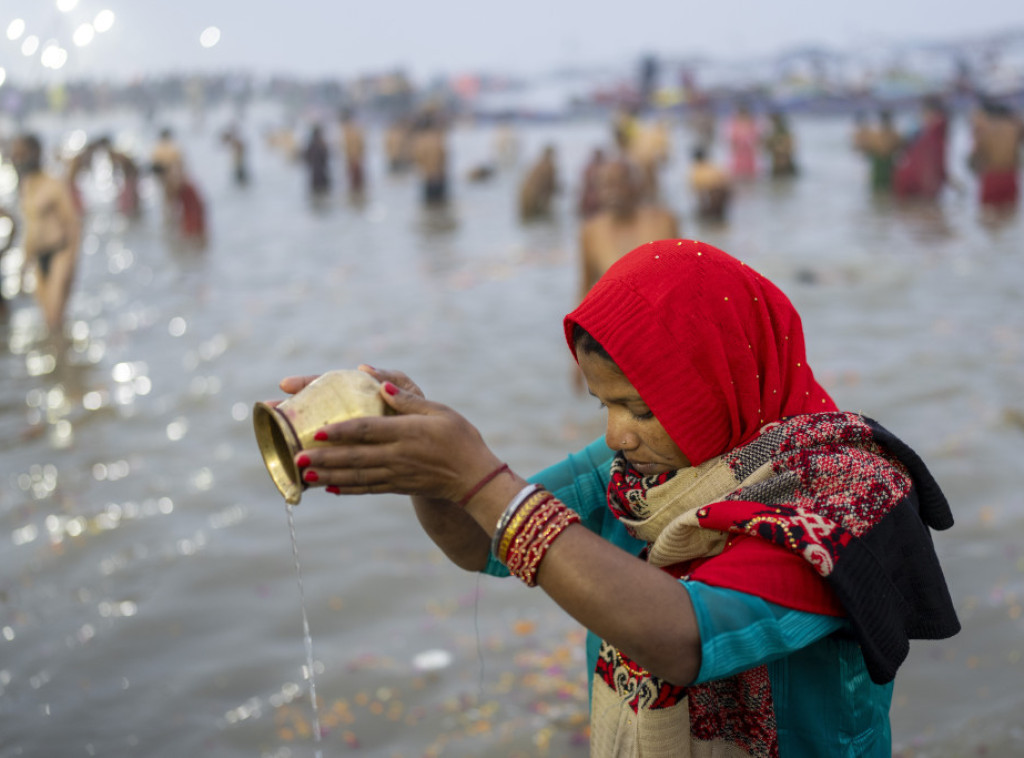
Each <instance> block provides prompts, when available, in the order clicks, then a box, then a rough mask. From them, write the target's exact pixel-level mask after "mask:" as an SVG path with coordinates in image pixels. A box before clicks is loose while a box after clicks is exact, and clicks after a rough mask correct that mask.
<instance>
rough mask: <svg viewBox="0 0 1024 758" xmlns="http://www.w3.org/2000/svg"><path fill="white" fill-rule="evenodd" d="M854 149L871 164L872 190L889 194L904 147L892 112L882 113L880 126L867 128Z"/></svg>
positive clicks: (879, 120)
mask: <svg viewBox="0 0 1024 758" xmlns="http://www.w3.org/2000/svg"><path fill="white" fill-rule="evenodd" d="M854 147H856V148H857V149H858V150H860V152H862V153H863V154H864V155H865V156H866V157H867V158H868V161H869V162H870V164H871V189H872V190H873V191H875V192H889V191H890V190H891V189H892V179H893V170H894V167H895V165H896V156H897V155H898V154H899V151H900V149H901V148H902V147H903V137H901V136H900V133H899V132H898V131H896V127H895V126H894V125H893V121H892V112H891V111H889V110H883V111H880V112H879V114H878V126H877V127H876V128H871V127H868V128H866V129H865V131H864V132H863V134H861V135H860V137H859V138H858V139H857V141H855V143H854Z"/></svg>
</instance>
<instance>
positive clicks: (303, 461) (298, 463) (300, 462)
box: [295, 455, 309, 468]
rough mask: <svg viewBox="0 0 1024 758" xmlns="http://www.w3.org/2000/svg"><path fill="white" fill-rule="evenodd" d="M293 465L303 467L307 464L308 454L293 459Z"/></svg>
mask: <svg viewBox="0 0 1024 758" xmlns="http://www.w3.org/2000/svg"><path fill="white" fill-rule="evenodd" d="M295 465H296V466H298V467H299V468H305V467H306V466H308V465H309V456H308V455H300V456H299V457H298V459H297V460H296V461H295Z"/></svg>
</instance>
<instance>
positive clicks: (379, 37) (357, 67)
mask: <svg viewBox="0 0 1024 758" xmlns="http://www.w3.org/2000/svg"><path fill="white" fill-rule="evenodd" d="M64 1H65V2H67V3H68V4H69V5H70V4H72V3H73V0H64ZM627 7H628V13H624V11H623V5H622V4H620V3H614V4H613V3H611V2H608V1H607V0H599V1H598V2H586V3H584V2H582V0H563V1H562V2H559V3H551V2H541V0H520V1H519V2H517V3H515V4H502V5H490V4H486V3H470V2H466V1H465V0H435V1H434V2H432V3H429V4H427V3H413V2H409V1H408V0H402V1H401V2H393V3H390V4H387V5H385V4H377V3H372V4H371V3H363V4H359V5H353V6H344V5H342V4H340V3H331V4H328V3H322V2H313V1H312V0H292V2H289V3H288V4H287V6H286V8H287V12H283V11H282V10H281V6H280V5H278V4H276V3H267V2H245V1H244V0H212V1H206V2H201V1H200V0H178V2H175V3H173V4H172V3H167V4H164V3H159V4H158V3H153V2H148V3H145V4H143V3H139V2H137V3H134V4H127V3H123V2H119V1H118V0H78V2H77V4H75V6H74V7H73V8H72V9H71V10H70V11H68V12H66V13H62V12H61V11H59V10H58V9H57V4H56V2H54V0H45V1H41V0H4V3H3V9H2V10H0V67H3V68H5V69H6V72H7V78H8V80H10V81H13V80H18V81H24V82H26V83H39V82H45V81H61V80H64V79H79V78H99V79H101V78H108V79H119V80H124V79H131V78H136V77H141V76H149V75H159V74H165V73H170V72H174V71H188V72H194V71H205V72H214V71H232V70H234V71H243V70H244V71H248V72H252V73H254V74H256V75H270V74H291V75H295V76H300V77H319V76H331V77H340V78H347V77H354V76H358V75H360V74H365V73H371V72H381V71H386V70H395V69H402V70H405V71H407V72H408V73H409V74H410V75H411V76H413V77H414V78H417V79H424V78H431V77H434V76H437V75H452V74H459V73H467V72H479V71H489V72H494V73H507V74H519V75H531V74H538V73H541V72H545V71H550V70H553V69H556V68H562V67H566V66H581V67H590V66H602V65H609V66H616V65H623V64H627V63H629V62H631V61H635V60H637V59H639V57H640V56H642V55H644V54H655V55H659V56H663V57H669V58H672V57H675V58H684V57H690V56H706V57H711V58H718V59H722V60H729V59H743V58H752V57H758V56H763V55H770V54H774V53H779V52H783V51H785V50H787V49H791V48H794V47H798V46H803V45H823V46H828V47H833V48H837V49H841V50H855V49H867V48H870V47H872V46H878V47H881V46H886V45H890V44H894V43H901V42H912V41H925V40H928V41H930V40H935V41H942V40H945V39H955V38H964V37H970V36H972V35H978V36H981V35H987V34H995V33H997V32H999V31H1006V30H1008V29H1024V13H1022V12H1021V11H1020V10H1019V2H1011V1H1010V0H977V1H976V2H974V3H972V4H971V5H970V7H964V6H953V7H948V6H947V8H946V9H943V11H944V12H941V13H940V12H937V8H936V6H935V4H934V3H931V2H929V3H925V2H924V1H923V0H907V1H906V2H896V3H893V2H884V0H862V2H861V3H859V4H857V5H856V6H854V5H853V4H849V5H843V6H841V7H840V6H832V5H830V4H823V3H818V2H812V0H778V1H777V2H775V3H771V4H768V3H757V2H753V1H752V0H751V1H749V2H744V1H742V0H724V1H723V2H719V3H718V4H716V5H714V6H704V5H702V6H699V7H698V6H697V5H696V4H694V3H676V4H669V3H666V2H658V1H655V0H634V2H631V3H629V4H628V6H627ZM105 8H109V9H110V10H112V11H113V12H114V14H115V21H114V24H113V26H112V27H111V28H110V29H109V31H106V32H103V33H99V34H96V36H95V39H93V40H92V42H91V43H89V44H88V45H86V46H85V47H78V46H76V45H75V44H74V43H73V41H72V38H73V35H74V33H75V30H76V29H77V28H78V27H79V26H80V25H81V24H83V23H87V22H91V21H92V20H93V19H95V17H96V14H97V13H98V12H99V11H101V10H103V9H105ZM15 18H22V19H24V21H25V30H24V32H23V33H22V35H21V36H20V37H19V38H18V39H15V40H13V41H12V40H10V39H9V38H8V35H7V29H8V26H9V24H10V22H11V20H13V19H15ZM210 26H215V27H217V28H218V29H219V31H220V39H219V42H218V43H217V44H216V45H214V46H213V47H210V48H204V47H203V46H202V45H201V44H200V35H201V33H202V32H203V30H204V29H206V28H207V27H210ZM31 34H34V35H36V36H37V37H38V38H39V43H40V47H41V48H42V47H43V46H45V45H46V44H47V42H48V41H51V40H53V41H56V42H57V44H58V45H60V46H62V47H63V48H65V49H66V50H67V62H66V64H65V65H64V66H63V68H61V69H60V70H59V71H51V70H49V69H46V68H44V67H43V65H42V64H41V63H40V53H39V52H38V51H37V52H36V53H35V54H34V55H33V56H31V57H26V56H25V55H23V54H22V52H21V50H20V45H21V44H22V42H23V40H24V38H25V37H27V36H28V35H31Z"/></svg>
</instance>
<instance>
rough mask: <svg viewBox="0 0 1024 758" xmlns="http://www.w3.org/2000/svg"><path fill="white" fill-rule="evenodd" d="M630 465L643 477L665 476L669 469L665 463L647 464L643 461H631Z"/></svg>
mask: <svg viewBox="0 0 1024 758" xmlns="http://www.w3.org/2000/svg"><path fill="white" fill-rule="evenodd" d="M629 465H630V466H632V467H633V469H634V470H635V471H636V472H637V473H638V474H640V475H641V476H653V475H655V474H664V473H665V472H666V471H668V469H667V468H666V467H665V465H664V464H663V463H645V462H642V461H629Z"/></svg>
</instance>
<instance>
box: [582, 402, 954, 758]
mask: <svg viewBox="0 0 1024 758" xmlns="http://www.w3.org/2000/svg"><path fill="white" fill-rule="evenodd" d="M608 500H609V507H610V508H611V509H612V511H613V513H614V514H615V515H616V517H618V518H619V519H620V520H621V521H622V523H623V524H625V525H626V527H627V529H628V530H629V531H630V532H631V533H632V534H633V535H634V536H636V537H639V538H640V539H643V540H645V541H647V542H648V544H649V549H648V551H647V560H648V561H649V562H650V563H652V564H653V565H656V566H659V567H662V568H663V569H664V570H666V571H668V572H670V573H672V574H673V575H675V576H679V577H686V578H691V579H696V580H700V581H703V582H706V583H708V584H713V585H717V586H722V587H729V588H732V589H738V590H741V591H744V592H749V593H752V594H756V595H758V596H760V597H763V598H765V599H767V600H771V601H772V602H776V603H779V604H781V605H785V606H788V607H791V608H797V609H800V610H806V611H811V612H816V613H824V614H830V615H845V616H847V617H848V618H849V619H850V622H851V626H852V628H853V630H854V632H855V633H856V635H857V637H858V640H859V642H860V644H861V648H862V651H863V654H864V659H865V662H866V664H867V668H868V671H869V673H870V674H871V677H872V679H874V680H875V681H876V682H880V683H881V682H886V681H889V680H891V679H892V677H893V676H894V675H895V672H896V668H897V667H898V666H899V664H900V663H901V662H902V661H903V659H904V658H905V657H906V654H907V649H908V647H909V643H908V639H910V638H926V639H930V638H942V637H948V636H951V635H952V634H955V633H956V632H957V631H958V630H959V623H958V621H957V619H956V615H955V612H954V611H953V608H952V603H951V601H950V598H949V594H948V591H947V589H946V585H945V580H944V579H943V576H942V572H941V570H940V568H939V565H938V560H937V558H936V556H935V553H934V550H933V547H932V542H931V537H930V534H929V532H928V528H929V527H931V528H935V529H944V528H947V527H949V526H950V525H951V524H952V516H951V514H950V511H949V507H948V505H947V503H946V501H945V499H944V498H943V496H942V493H941V492H940V491H939V489H938V487H937V486H936V484H935V482H934V480H933V479H932V477H931V475H930V474H929V473H928V471H927V469H926V468H925V467H924V464H923V463H922V462H921V461H920V459H919V458H917V456H916V455H915V454H914V453H913V451H911V450H910V449H909V448H907V446H906V445H904V444H903V443H901V442H900V441H899V440H898V439H896V438H895V437H893V435H891V434H890V433H889V432H887V431H886V430H884V429H883V428H882V427H880V426H878V425H877V424H876V423H875V422H873V421H871V420H870V419H866V418H864V417H861V416H858V415H855V414H851V413H838V412H835V413H821V414H811V415H802V416H796V417H793V418H789V419H785V420H783V421H781V422H777V423H772V424H768V425H766V426H765V427H764V428H763V429H762V430H761V435H760V436H758V437H757V438H755V439H754V440H753V441H752V442H750V443H748V444H746V445H743V446H741V447H739V448H737V449H735V450H732V451H730V452H729V453H727V454H725V455H723V456H720V457H718V458H713V459H710V460H708V461H705V462H704V463H703V464H701V465H700V466H697V467H694V468H693V469H681V470H679V471H675V472H671V473H668V474H663V475H660V476H656V477H640V476H639V475H638V474H637V473H636V472H635V471H633V470H632V469H631V468H630V467H629V466H628V464H627V463H626V461H625V459H624V458H622V456H618V457H617V458H616V460H615V462H614V464H613V466H612V477H611V481H610V483H609V489H608ZM780 548H782V549H780ZM591 744H592V754H593V755H596V756H619V755H643V756H666V757H667V756H685V755H692V756H711V755H714V756H748V755H749V756H777V755H778V741H777V734H776V722H775V713H774V707H773V704H772V693H771V686H770V683H769V679H768V672H767V668H766V667H765V666H759V667H757V668H754V669H752V670H749V671H746V672H743V673H740V674H737V675H735V676H731V677H728V678H725V679H721V680H717V681H713V682H707V683H704V684H699V685H692V686H689V687H680V686H676V685H673V684H670V683H668V682H664V681H662V680H660V679H658V678H657V677H655V676H651V675H650V674H648V673H647V672H646V671H644V670H643V669H642V668H641V667H639V666H638V665H637V664H635V663H634V662H632V661H630V660H629V658H628V657H627V656H625V655H624V654H622V653H621V652H620V651H618V650H617V649H615V648H614V647H613V646H611V645H610V644H608V643H603V644H602V646H601V651H600V655H599V657H598V664H597V670H596V671H595V672H594V681H593V704H592V723H591Z"/></svg>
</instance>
